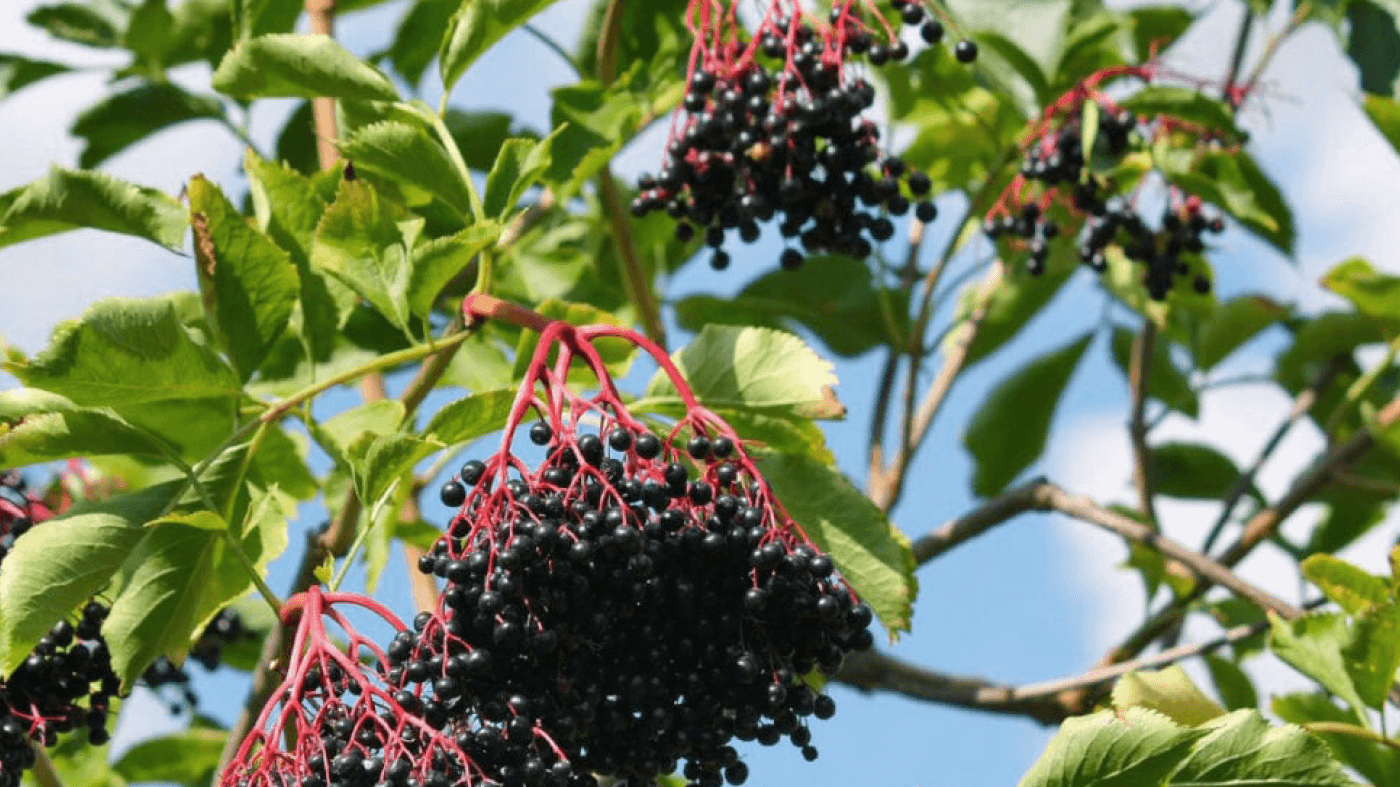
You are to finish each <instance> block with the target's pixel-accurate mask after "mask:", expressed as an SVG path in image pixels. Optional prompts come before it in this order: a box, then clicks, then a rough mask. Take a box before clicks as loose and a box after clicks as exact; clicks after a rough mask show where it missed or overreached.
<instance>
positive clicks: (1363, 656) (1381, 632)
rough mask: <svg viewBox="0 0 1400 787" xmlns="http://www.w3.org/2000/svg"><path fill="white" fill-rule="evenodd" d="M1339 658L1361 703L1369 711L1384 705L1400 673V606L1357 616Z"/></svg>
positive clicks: (1383, 607)
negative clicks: (1344, 662)
mask: <svg viewBox="0 0 1400 787" xmlns="http://www.w3.org/2000/svg"><path fill="white" fill-rule="evenodd" d="M1342 658H1343V659H1345V660H1346V666H1347V672H1348V673H1349V674H1350V675H1351V680H1352V683H1354V684H1355V685H1356V693H1357V694H1359V695H1360V696H1361V700H1362V701H1363V702H1365V703H1366V704H1367V705H1369V706H1371V707H1372V708H1377V709H1380V708H1381V707H1382V706H1383V705H1385V700H1386V694H1387V693H1388V692H1389V691H1390V687H1391V684H1392V683H1394V681H1395V673H1396V670H1397V669H1400V606H1397V605H1396V604H1395V603H1394V602H1389V603H1386V604H1383V605H1381V606H1378V607H1373V608H1371V609H1368V610H1366V611H1365V612H1362V613H1361V614H1360V615H1357V616H1356V621H1355V623H1354V624H1353V626H1352V641H1351V642H1350V643H1348V644H1347V646H1346V647H1344V648H1343V649H1342Z"/></svg>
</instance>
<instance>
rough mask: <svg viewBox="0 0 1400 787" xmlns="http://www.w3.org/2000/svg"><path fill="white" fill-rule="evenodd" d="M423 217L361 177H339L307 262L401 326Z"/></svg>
mask: <svg viewBox="0 0 1400 787" xmlns="http://www.w3.org/2000/svg"><path fill="white" fill-rule="evenodd" d="M422 226H423V220H422V219H418V218H413V217H411V216H410V214H409V213H408V211H407V210H405V209H404V208H403V207H402V206H400V205H398V204H396V203H393V202H391V201H389V200H388V199H387V198H385V197H384V196H382V195H380V194H379V193H378V192H376V191H375V189H374V187H373V186H371V185H370V184H369V183H367V182H365V181H363V180H346V181H341V184H340V188H339V190H338V192H337V194H336V199H335V202H334V203H333V204H332V205H331V206H330V207H329V208H327V209H326V212H325V215H323V216H322V217H321V223H320V225H319V226H317V228H316V240H315V241H314V243H313V245H312V248H311V264H312V265H314V266H315V267H317V268H319V269H320V270H323V271H325V272H326V273H328V274H330V275H331V276H334V277H335V278H336V279H337V280H339V281H340V282H342V283H343V284H345V285H346V286H347V287H349V288H350V289H352V290H354V291H355V292H356V293H358V294H359V295H360V297H362V298H364V299H365V300H367V301H369V302H370V304H372V305H373V306H374V308H375V309H376V310H377V311H378V312H379V313H380V314H382V315H383V316H384V317H385V318H387V319H388V320H389V321H390V322H391V323H393V324H394V326H395V327H397V328H398V329H399V330H400V331H405V330H407V326H408V316H409V312H408V281H409V275H410V268H411V265H410V254H411V252H412V249H413V246H414V242H415V241H416V239H417V237H418V233H419V232H420V231H421V229H422Z"/></svg>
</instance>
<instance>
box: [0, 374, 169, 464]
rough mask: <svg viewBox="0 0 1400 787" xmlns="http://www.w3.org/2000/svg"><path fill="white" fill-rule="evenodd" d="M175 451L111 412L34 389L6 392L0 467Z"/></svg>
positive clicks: (0, 401)
mask: <svg viewBox="0 0 1400 787" xmlns="http://www.w3.org/2000/svg"><path fill="white" fill-rule="evenodd" d="M36 400H38V401H36ZM54 400H58V401H54ZM171 450H172V449H170V448H169V447H168V446H166V445H164V444H163V443H161V442H160V441H159V440H157V439H156V438H154V437H152V436H151V435H150V434H148V433H146V432H145V431H143V430H141V429H138V428H137V427H135V426H133V425H132V424H130V423H128V422H127V421H126V420H125V419H123V418H122V417H121V416H119V415H117V414H116V413H115V412H113V411H111V410H108V409H97V408H86V407H78V406H77V405H75V404H73V403H72V402H69V401H67V400H66V399H63V398H62V397H58V396H54V395H53V394H48V393H47V392H44V391H39V390H36V389H33V388H19V389H15V390H10V391H4V392H0V467H23V466H25V465H32V464H38V463H40V462H52V461H54V460H57V459H70V458H73V457H83V456H101V455H104V454H140V455H146V456H165V455H167V453H169V452H170V451H171Z"/></svg>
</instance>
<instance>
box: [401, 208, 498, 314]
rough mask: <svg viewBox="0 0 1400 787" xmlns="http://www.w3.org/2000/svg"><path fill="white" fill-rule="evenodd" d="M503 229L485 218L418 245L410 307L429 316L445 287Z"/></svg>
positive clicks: (413, 264)
mask: <svg viewBox="0 0 1400 787" xmlns="http://www.w3.org/2000/svg"><path fill="white" fill-rule="evenodd" d="M501 230H502V227H501V225H500V224H499V223H497V222H494V221H483V222H480V223H477V224H473V225H472V226H470V227H468V228H466V229H464V230H462V231H461V232H459V233H457V234H456V235H451V236H448V237H445V238H435V239H433V240H431V241H428V242H427V243H424V244H422V245H420V246H418V247H417V248H415V249H414V250H413V260H412V262H411V265H412V266H413V269H412V271H411V272H410V273H409V279H408V308H409V311H411V312H413V313H414V314H417V315H420V316H427V315H428V313H429V312H431V311H432V310H433V304H434V303H436V302H437V297H438V295H439V294H440V293H441V292H442V288H443V287H445V286H447V283H448V282H450V281H452V280H453V279H455V278H457V277H458V276H460V275H462V274H463V273H464V272H465V271H466V270H467V268H468V267H469V266H470V265H471V262H472V260H473V259H475V258H476V255H477V254H480V253H481V252H482V251H483V250H485V249H486V248H487V247H488V246H493V245H495V243H496V240H497V239H498V238H500V237H501Z"/></svg>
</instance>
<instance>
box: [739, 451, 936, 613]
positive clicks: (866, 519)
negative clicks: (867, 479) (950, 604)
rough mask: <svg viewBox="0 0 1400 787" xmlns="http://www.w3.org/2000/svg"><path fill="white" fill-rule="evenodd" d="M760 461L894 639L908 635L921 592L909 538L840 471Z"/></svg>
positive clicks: (794, 461)
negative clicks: (918, 594) (914, 608)
mask: <svg viewBox="0 0 1400 787" xmlns="http://www.w3.org/2000/svg"><path fill="white" fill-rule="evenodd" d="M755 461H756V462H757V465H758V469H759V472H761V473H762V474H763V477H764V479H765V480H767V481H768V483H770V484H772V486H773V490H774V492H775V493H777V495H778V499H779V500H781V501H782V503H783V506H784V507H785V508H786V509H787V512H788V515H789V516H791V517H792V519H793V521H795V522H797V523H798V524H799V525H801V527H802V529H803V530H805V531H806V532H807V535H808V536H810V537H811V539H812V541H813V542H815V543H816V545H817V546H818V547H819V548H821V550H822V551H823V552H826V553H828V554H830V555H831V558H832V560H833V561H834V562H835V563H836V567H837V568H838V569H840V570H841V574H842V576H844V577H845V578H846V581H848V582H850V583H851V587H853V588H855V591H856V593H857V594H858V595H859V596H860V597H861V599H862V600H864V601H865V603H867V604H869V605H870V608H871V610H873V611H874V612H875V614H876V615H877V616H878V617H879V618H880V622H881V623H882V624H883V625H884V627H885V629H886V630H887V631H888V632H889V633H890V636H891V638H893V637H895V636H896V635H897V634H898V633H899V632H901V631H908V630H909V621H910V617H911V616H912V615H913V606H912V605H913V600H914V596H915V594H916V593H917V592H918V582H917V580H915V579H914V553H913V552H912V551H911V549H910V547H909V539H908V538H906V537H905V536H904V534H903V533H901V532H899V530H898V529H897V528H896V527H895V526H894V525H893V524H892V523H891V522H890V521H889V519H887V518H886V517H885V515H884V513H883V512H882V511H881V510H880V508H879V507H878V506H876V505H875V503H873V502H872V501H871V500H870V498H869V497H866V496H865V494H864V493H862V492H861V491H860V490H859V489H857V488H856V487H855V486H854V485H853V484H852V483H851V482H850V480H849V479H847V478H846V476H844V475H842V474H841V472H840V471H838V470H836V469H835V468H832V467H828V466H826V465H823V464H820V463H818V462H815V461H813V460H811V459H810V458H807V457H802V456H796V455H792V454H780V453H774V452H763V453H761V454H757V455H756V456H755Z"/></svg>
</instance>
